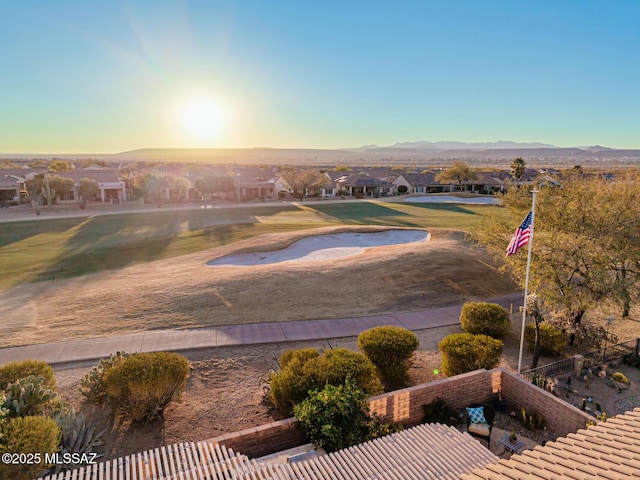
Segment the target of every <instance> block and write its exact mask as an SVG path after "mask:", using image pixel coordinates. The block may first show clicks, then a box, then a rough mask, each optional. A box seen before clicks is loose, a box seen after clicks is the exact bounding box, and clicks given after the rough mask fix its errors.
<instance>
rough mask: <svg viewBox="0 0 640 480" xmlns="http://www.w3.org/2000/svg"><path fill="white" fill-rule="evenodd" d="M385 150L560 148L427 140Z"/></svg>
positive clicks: (516, 143) (395, 145) (398, 145)
mask: <svg viewBox="0 0 640 480" xmlns="http://www.w3.org/2000/svg"><path fill="white" fill-rule="evenodd" d="M383 148H429V149H438V150H476V149H492V150H500V149H507V148H523V149H524V148H558V147H557V146H555V145H551V144H548V143H539V142H532V143H518V142H513V141H511V140H498V141H497V142H479V143H468V142H457V141H439V142H429V141H426V140H421V141H416V142H398V143H396V144H394V145H390V146H389V147H383Z"/></svg>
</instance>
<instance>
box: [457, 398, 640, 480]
mask: <svg viewBox="0 0 640 480" xmlns="http://www.w3.org/2000/svg"><path fill="white" fill-rule="evenodd" d="M520 478H526V479H532V478H541V479H550V480H551V479H553V480H562V479H589V480H590V479H595V478H603V479H611V480H616V479H619V480H623V479H625V480H626V479H633V478H638V479H640V408H636V409H634V410H633V411H631V412H627V413H625V414H624V415H618V416H617V417H615V418H611V419H609V420H607V421H606V422H599V423H598V424H597V425H594V426H591V427H589V428H585V429H582V430H578V432H576V433H570V434H569V435H567V436H566V437H563V438H559V439H558V440H556V441H555V442H549V443H547V444H546V445H545V446H544V447H536V448H535V449H533V450H527V451H525V452H524V453H522V454H521V455H514V456H513V457H511V458H510V459H509V460H501V461H500V463H498V464H496V465H488V466H486V467H485V468H482V469H478V470H474V471H473V472H471V473H469V474H463V475H460V480H480V479H487V480H488V479H491V480H506V479H520Z"/></svg>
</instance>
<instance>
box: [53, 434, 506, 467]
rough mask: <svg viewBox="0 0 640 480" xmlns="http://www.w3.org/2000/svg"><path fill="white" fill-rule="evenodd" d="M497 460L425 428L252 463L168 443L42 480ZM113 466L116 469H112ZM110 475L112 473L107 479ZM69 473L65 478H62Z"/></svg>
mask: <svg viewBox="0 0 640 480" xmlns="http://www.w3.org/2000/svg"><path fill="white" fill-rule="evenodd" d="M497 461H498V458H497V457H496V456H495V455H493V454H492V453H491V452H490V451H489V450H487V449H486V448H484V446H483V445H482V444H481V443H480V442H478V441H477V440H475V439H474V438H473V437H471V436H470V435H468V434H467V433H463V432H460V431H458V430H456V429H455V428H453V427H447V426H443V425H440V424H425V425H418V426H416V427H413V428H410V429H407V430H403V431H401V432H398V433H395V434H393V435H388V436H386V437H381V438H378V439H376V440H373V441H371V442H366V443H363V444H360V445H356V446H353V447H350V448H348V449H345V450H340V451H337V452H334V453H331V454H329V455H322V456H319V457H316V458H311V459H309V460H303V461H297V462H291V463H282V462H281V461H275V462H274V461H269V460H256V459H253V460H250V459H249V458H247V457H246V456H245V455H242V454H238V453H236V452H234V451H233V450H232V449H230V448H226V447H225V446H223V445H220V444H213V443H211V442H210V441H203V442H198V443H186V444H176V445H168V446H166V447H161V448H160V449H155V450H153V451H151V450H149V451H146V452H142V453H139V454H137V455H130V456H129V457H124V458H120V459H114V460H110V461H107V462H101V463H98V464H95V465H91V466H89V467H88V468H86V469H78V470H74V471H73V476H70V474H71V472H66V473H64V472H63V473H60V474H59V475H51V476H47V477H43V478H44V480H66V479H68V478H74V480H90V479H95V478H103V476H104V478H110V479H111V480H125V478H126V479H127V480H160V479H164V480H178V479H182V478H197V479H204V478H235V479H238V480H240V479H247V480H249V479H251V480H272V479H273V480H280V479H287V480H325V479H333V480H351V479H372V480H373V479H386V480H405V479H457V478H458V476H459V475H460V474H461V473H464V472H470V471H472V470H473V469H474V468H478V467H480V466H484V465H487V464H489V463H495V462H497ZM116 466H117V469H116ZM110 473H113V475H111V476H109V474H110ZM65 475H69V476H65Z"/></svg>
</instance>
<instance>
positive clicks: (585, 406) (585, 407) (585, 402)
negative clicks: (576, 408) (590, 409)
mask: <svg viewBox="0 0 640 480" xmlns="http://www.w3.org/2000/svg"><path fill="white" fill-rule="evenodd" d="M586 409H587V399H586V398H583V399H582V401H581V402H580V410H582V411H583V412H584V411H585V410H586Z"/></svg>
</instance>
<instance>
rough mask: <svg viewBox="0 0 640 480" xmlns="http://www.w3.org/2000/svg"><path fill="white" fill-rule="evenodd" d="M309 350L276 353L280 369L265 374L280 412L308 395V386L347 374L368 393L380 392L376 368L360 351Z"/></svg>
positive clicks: (319, 385)
mask: <svg viewBox="0 0 640 480" xmlns="http://www.w3.org/2000/svg"><path fill="white" fill-rule="evenodd" d="M310 350H313V349H302V350H297V351H294V352H293V353H289V352H285V354H286V355H285V354H283V355H282V356H281V357H280V366H281V368H280V370H279V371H278V372H275V373H272V374H271V376H270V378H269V382H270V387H271V400H272V401H273V404H274V406H275V407H276V409H277V410H278V411H279V412H280V413H281V414H282V415H285V416H287V415H290V414H291V412H292V409H293V407H294V406H295V405H297V404H298V403H300V402H302V401H303V400H304V399H305V398H307V397H308V395H309V391H310V390H314V389H320V388H322V387H324V386H325V385H327V384H329V385H335V386H337V385H342V384H343V383H344V382H345V379H346V378H347V376H348V375H350V376H351V377H352V378H353V379H354V381H355V382H356V384H357V385H358V387H360V388H362V389H363V390H365V391H366V392H367V393H368V394H369V395H377V394H379V393H382V391H383V387H382V382H381V381H380V377H379V375H378V372H377V371H376V368H375V366H374V365H373V363H371V361H370V360H369V359H368V358H367V357H365V356H364V355H363V354H361V353H356V352H352V351H351V350H348V349H346V348H334V349H332V350H328V351H327V352H325V353H323V354H322V355H320V353H319V352H318V351H317V350H316V351H315V354H314V353H313V352H311V351H310ZM283 357H284V359H285V361H284V362H283V361H282V360H283Z"/></svg>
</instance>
